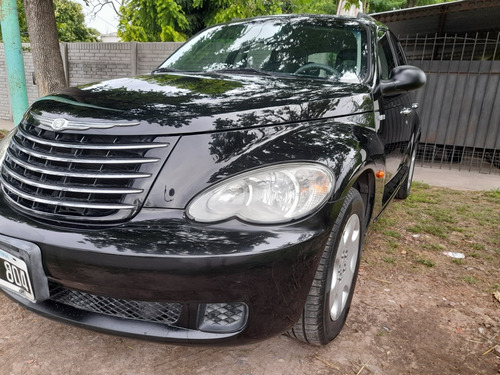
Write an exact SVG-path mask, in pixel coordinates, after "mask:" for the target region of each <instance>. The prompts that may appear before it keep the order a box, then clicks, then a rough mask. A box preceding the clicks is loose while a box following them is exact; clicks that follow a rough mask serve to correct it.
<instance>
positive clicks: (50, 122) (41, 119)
mask: <svg viewBox="0 0 500 375" xmlns="http://www.w3.org/2000/svg"><path fill="white" fill-rule="evenodd" d="M31 115H32V116H33V118H34V119H35V120H36V121H38V123H39V124H40V125H41V126H43V127H44V128H45V129H47V128H50V129H52V130H54V131H56V132H59V131H64V130H78V131H81V130H88V129H110V128H114V127H115V126H117V127H122V126H136V125H139V123H138V122H136V121H116V120H109V121H105V122H101V121H87V120H81V121H80V120H76V119H75V120H66V119H65V118H62V117H57V118H53V117H49V116H42V115H37V114H36V113H33V112H31Z"/></svg>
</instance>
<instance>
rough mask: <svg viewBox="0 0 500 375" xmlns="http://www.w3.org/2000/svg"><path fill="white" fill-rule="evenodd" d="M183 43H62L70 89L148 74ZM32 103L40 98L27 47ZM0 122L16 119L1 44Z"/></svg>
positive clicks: (30, 101) (30, 55) (25, 60)
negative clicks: (12, 109) (11, 103)
mask: <svg viewBox="0 0 500 375" xmlns="http://www.w3.org/2000/svg"><path fill="white" fill-rule="evenodd" d="M181 45H182V43H136V42H130V43H61V54H62V57H63V61H64V67H65V72H66V80H67V81H68V82H69V85H70V86H77V85H83V84H87V83H92V82H98V81H102V80H107V79H112V78H119V77H130V76H136V75H141V74H148V73H149V72H151V71H152V70H153V69H154V68H156V67H158V65H160V64H161V63H162V62H163V61H164V60H165V59H166V58H167V57H168V56H170V55H171V54H172V53H173V52H174V51H175V50H176V49H177V48H179V47H180V46H181ZM23 57H24V67H25V71H26V84H27V88H28V101H29V103H30V104H31V103H33V101H35V100H36V99H37V98H38V90H37V87H36V85H35V84H34V83H33V78H32V74H33V72H34V67H33V57H32V54H31V51H30V45H29V44H23ZM0 119H4V120H12V113H11V109H10V97H9V89H8V84H7V72H6V67H5V54H4V47H3V44H0Z"/></svg>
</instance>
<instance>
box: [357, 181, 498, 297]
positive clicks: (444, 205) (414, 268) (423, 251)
mask: <svg viewBox="0 0 500 375" xmlns="http://www.w3.org/2000/svg"><path fill="white" fill-rule="evenodd" d="M498 223H500V190H492V191H455V190H450V189H444V188H436V187H431V186H429V185H426V184H422V183H414V184H413V185H412V192H411V194H410V196H409V197H408V198H407V199H406V200H395V201H394V202H392V203H391V205H389V207H388V208H387V210H386V212H384V213H383V214H382V216H381V218H380V219H379V220H378V221H377V222H376V223H374V224H373V225H372V226H371V227H370V230H369V233H368V237H367V239H366V245H365V253H364V257H365V262H366V264H367V265H369V266H375V265H376V266H381V267H390V268H388V272H398V271H402V270H405V271H408V272H418V273H422V272H431V273H437V274H440V275H444V276H445V277H446V278H447V279H449V278H451V279H453V280H455V281H456V282H457V283H460V282H462V283H466V284H467V285H469V286H471V287H474V288H479V289H481V290H483V291H488V290H491V286H492V285H497V284H498V269H499V268H500V231H499V230H498V225H499V224H498ZM445 251H451V252H460V253H463V254H464V255H465V259H452V258H449V257H447V256H445V255H444V254H443V253H444V252H445ZM419 266H420V267H419ZM422 266H424V267H422ZM397 270H398V271H397Z"/></svg>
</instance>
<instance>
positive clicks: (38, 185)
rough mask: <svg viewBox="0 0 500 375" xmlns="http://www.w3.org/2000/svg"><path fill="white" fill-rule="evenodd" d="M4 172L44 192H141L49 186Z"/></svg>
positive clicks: (9, 171) (140, 191) (138, 191)
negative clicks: (44, 190)
mask: <svg viewBox="0 0 500 375" xmlns="http://www.w3.org/2000/svg"><path fill="white" fill-rule="evenodd" d="M5 172H6V173H7V174H8V175H9V176H11V177H12V178H14V179H15V180H18V181H20V182H22V183H24V184H28V185H32V186H34V187H37V188H40V189H46V190H55V191H62V192H72V193H87V194H137V193H142V192H143V190H142V189H130V188H125V189H105V188H89V187H71V186H67V185H49V184H44V183H40V182H36V181H32V180H30V179H28V178H24V177H23V176H20V175H18V174H17V173H15V172H12V171H11V170H9V169H6V170H5Z"/></svg>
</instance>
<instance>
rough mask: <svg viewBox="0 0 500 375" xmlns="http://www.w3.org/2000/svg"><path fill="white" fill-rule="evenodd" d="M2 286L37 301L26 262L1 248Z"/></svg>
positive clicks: (0, 278)
mask: <svg viewBox="0 0 500 375" xmlns="http://www.w3.org/2000/svg"><path fill="white" fill-rule="evenodd" d="M0 286H1V287H2V288H5V289H8V290H10V291H11V292H14V293H17V294H19V295H21V296H23V297H25V298H27V299H29V300H30V301H33V302H34V301H35V294H34V293H33V287H32V286H31V280H30V276H29V273H28V267H27V266H26V263H25V262H24V261H23V260H22V259H20V258H18V257H15V256H13V255H12V254H9V253H7V252H5V251H3V250H0Z"/></svg>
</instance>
